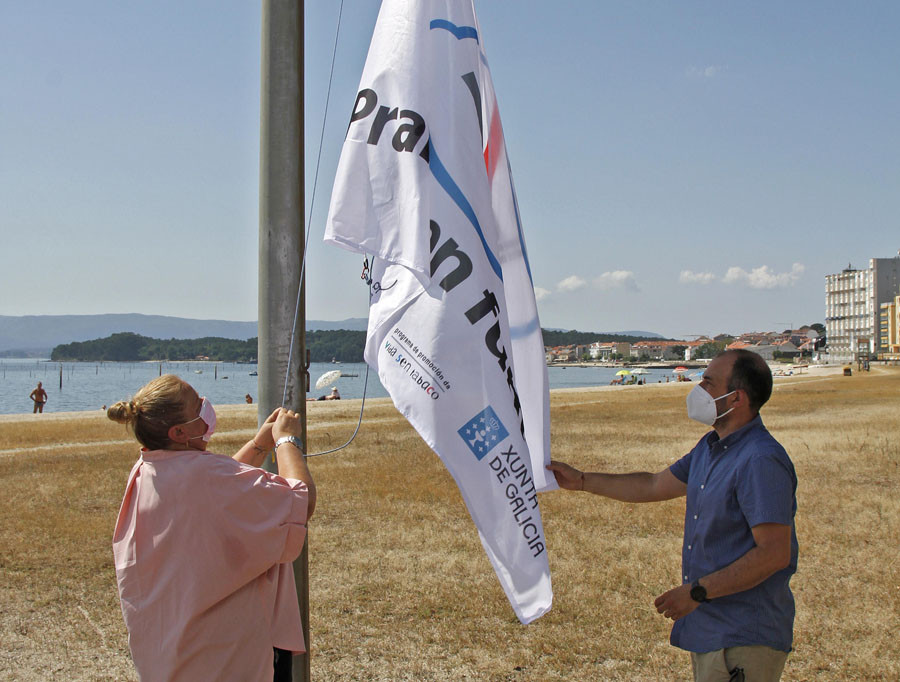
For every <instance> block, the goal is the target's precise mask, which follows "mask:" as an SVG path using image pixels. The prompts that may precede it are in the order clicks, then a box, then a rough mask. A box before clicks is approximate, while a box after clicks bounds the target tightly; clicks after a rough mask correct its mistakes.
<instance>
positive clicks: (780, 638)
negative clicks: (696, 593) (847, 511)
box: [669, 416, 797, 653]
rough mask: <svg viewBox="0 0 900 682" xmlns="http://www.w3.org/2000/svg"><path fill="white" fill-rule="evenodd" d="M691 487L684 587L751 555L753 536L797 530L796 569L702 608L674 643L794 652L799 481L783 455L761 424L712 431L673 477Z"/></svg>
mask: <svg viewBox="0 0 900 682" xmlns="http://www.w3.org/2000/svg"><path fill="white" fill-rule="evenodd" d="M669 470H670V471H671V472H672V474H673V475H674V476H675V478H677V479H678V480H679V481H681V482H682V483H686V484H687V506H686V511H685V517H684V544H683V546H682V550H681V563H682V570H681V573H682V576H681V577H682V579H683V582H685V583H691V582H693V581H694V580H696V579H698V578H702V577H704V576H706V575H709V574H710V573H713V572H715V571H718V570H719V569H721V568H724V567H725V566H728V565H729V564H731V563H733V562H734V561H736V560H737V559H739V558H740V557H742V556H743V555H744V554H746V553H747V552H748V551H750V550H751V549H752V548H753V547H755V546H756V545H755V542H754V541H753V534H752V532H751V530H750V529H751V528H753V527H754V526H757V525H759V524H761V523H780V524H783V525H787V526H790V527H791V562H790V564H789V565H788V566H787V568H784V569H782V570H780V571H778V572H777V573H774V574H773V575H771V576H769V577H768V578H766V579H765V580H764V581H763V582H762V583H760V584H759V585H757V586H756V587H752V588H750V589H749V590H745V591H743V592H738V593H736V594H730V595H727V596H724V597H717V598H716V599H712V600H710V601H709V602H704V603H702V604H700V605H699V606H698V607H697V608H696V609H695V610H694V611H692V612H691V613H689V614H688V615H687V616H685V617H684V618H681V619H679V620H677V621H675V625H674V626H673V628H672V637H671V642H672V644H674V645H675V646H677V647H681V648H682V649H687V650H688V651H694V652H697V653H704V652H707V651H715V650H717V649H724V648H727V647H732V646H752V645H757V644H761V645H765V646H769V647H772V648H773V649H779V650H781V651H790V650H791V644H792V641H793V630H794V597H793V595H792V594H791V589H790V585H789V583H790V580H791V576H792V575H793V574H794V573H795V572H796V570H797V534H796V532H795V530H794V514H795V513H796V512H797V497H796V492H797V475H796V474H795V473H794V465H793V464H792V463H791V460H790V458H789V457H788V455H787V453H786V452H785V450H784V448H783V447H781V445H780V444H779V443H778V441H776V440H775V439H774V438H773V437H772V436H771V435H770V434H769V432H768V431H767V430H766V428H765V427H764V426H763V423H762V419H760V417H759V416H757V417H756V418H755V419H754V420H753V421H751V422H750V423H749V424H747V425H746V426H744V427H742V428H740V429H738V430H737V431H735V432H734V433H732V434H729V435H728V436H726V437H725V438H722V439H721V440H720V439H719V436H718V434H717V433H716V432H715V431H711V432H710V433H708V434H706V435H705V436H704V437H703V438H701V439H700V442H699V443H697V445H696V446H694V449H693V450H691V451H690V452H689V453H688V454H687V455H685V456H684V457H682V458H681V459H680V460H678V461H677V462H675V464H673V465H672V466H671V467H670V469H669Z"/></svg>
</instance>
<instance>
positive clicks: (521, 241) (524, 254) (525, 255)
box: [503, 140, 534, 288]
mask: <svg viewBox="0 0 900 682" xmlns="http://www.w3.org/2000/svg"><path fill="white" fill-rule="evenodd" d="M503 146H504V147H505V146H506V140H504V141H503ZM506 172H507V173H508V174H509V192H510V194H512V202H513V208H514V209H515V211H516V229H517V230H518V231H519V247H520V248H521V249H522V258H523V259H524V260H525V269H526V270H527V271H528V280H529V281H530V282H531V286H532V288H534V278H533V277H532V276H531V263H529V262H528V251H527V250H526V249H525V235H524V234H523V233H522V219H521V218H520V217H519V202H518V200H517V199H516V188H515V187H513V179H512V168H510V167H509V154H507V155H506Z"/></svg>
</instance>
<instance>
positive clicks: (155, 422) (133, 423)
mask: <svg viewBox="0 0 900 682" xmlns="http://www.w3.org/2000/svg"><path fill="white" fill-rule="evenodd" d="M184 386H185V384H184V382H183V381H182V380H181V379H179V378H178V377H177V376H175V375H174V374H163V375H162V376H161V377H159V378H158V379H154V380H153V381H151V382H150V383H149V384H147V385H146V386H144V387H143V388H142V389H140V390H139V391H138V392H137V393H135V394H134V397H133V398H132V399H131V400H122V401H119V402H117V403H116V404H115V405H113V406H112V407H110V408H109V409H108V410H107V411H106V416H107V417H109V418H110V419H112V420H113V421H114V422H118V423H120V424H125V425H126V426H128V427H129V428H131V430H132V432H133V433H134V436H135V438H137V439H138V442H139V443H140V444H141V445H143V446H144V447H145V448H147V449H149V450H164V449H165V448H166V447H167V446H168V445H169V442H170V441H169V429H170V428H171V427H172V426H175V425H176V424H179V423H181V421H182V418H183V417H184V408H185V393H186V392H185V390H184Z"/></svg>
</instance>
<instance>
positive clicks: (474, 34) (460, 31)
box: [428, 19, 478, 43]
mask: <svg viewBox="0 0 900 682" xmlns="http://www.w3.org/2000/svg"><path fill="white" fill-rule="evenodd" d="M428 28H430V29H432V30H434V29H436V28H443V29H445V30H447V31H450V33H452V34H453V35H454V36H456V39H457V40H462V39H463V38H474V39H475V42H476V43H477V42H478V31H476V30H475V27H474V26H457V25H456V24H454V23H453V22H452V21H447V20H446V19H432V20H431V24H429V26H428Z"/></svg>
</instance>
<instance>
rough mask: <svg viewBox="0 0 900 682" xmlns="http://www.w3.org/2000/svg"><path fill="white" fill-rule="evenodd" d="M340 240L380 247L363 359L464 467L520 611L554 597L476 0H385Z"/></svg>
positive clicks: (463, 478) (542, 415)
mask: <svg viewBox="0 0 900 682" xmlns="http://www.w3.org/2000/svg"><path fill="white" fill-rule="evenodd" d="M325 240H326V241H327V242H331V243H334V244H337V245H339V246H342V247H344V248H348V249H350V250H353V251H357V252H360V253H365V254H368V255H371V256H373V262H372V268H371V271H370V276H371V278H372V298H371V305H370V311H369V326H368V335H367V339H366V351H365V358H366V361H367V362H368V363H369V364H370V365H371V366H372V367H373V368H374V369H375V370H376V371H377V372H378V376H379V378H380V380H381V382H382V384H383V385H384V387H385V388H386V389H387V390H388V392H389V393H390V395H391V397H392V399H393V401H394V404H395V405H396V406H397V408H398V409H399V410H400V412H401V413H402V414H403V415H404V416H406V418H407V419H408V420H409V421H410V423H411V424H412V425H413V426H414V427H415V428H416V430H417V431H418V432H419V434H420V435H421V436H422V438H423V439H424V440H425V442H426V443H428V445H429V446H430V447H431V448H432V449H433V450H434V451H435V452H436V453H437V455H438V456H439V457H440V458H441V460H442V461H443V462H444V464H445V466H446V467H447V469H448V470H449V471H450V473H451V475H452V476H453V478H454V480H455V481H456V483H457V485H458V487H459V490H460V492H461V494H462V497H463V499H464V501H465V503H466V506H467V508H468V510H469V513H470V514H471V516H472V519H473V521H474V522H475V525H476V527H477V528H478V533H479V537H480V539H481V542H482V545H483V547H484V549H485V552H486V553H487V555H488V557H489V559H490V561H491V563H492V565H493V567H494V570H495V571H496V573H497V576H498V578H499V580H500V583H501V585H502V587H503V589H504V591H505V592H506V595H507V597H508V598H509V601H510V603H511V604H512V606H513V609H514V610H515V612H516V615H517V616H518V617H519V619H520V620H521V621H522V622H523V623H528V622H531V621H532V620H534V619H535V618H538V617H540V616H541V615H543V614H544V613H546V612H547V611H548V610H549V609H550V605H551V602H552V589H551V583H550V570H549V565H548V561H547V543H546V540H545V538H544V530H543V525H542V522H541V514H540V507H539V504H538V495H537V493H538V492H539V491H544V490H550V489H554V488H555V487H556V482H555V480H554V478H553V476H552V475H548V472H547V471H546V470H545V469H544V466H545V464H546V463H547V462H549V458H550V454H549V453H550V409H549V392H548V385H547V370H546V364H545V361H544V351H543V341H542V338H541V327H540V322H539V320H538V315H537V306H536V303H535V296H534V287H533V284H532V281H531V273H530V269H529V265H528V258H527V253H526V250H525V241H524V237H523V233H522V227H521V221H520V219H519V212H518V206H517V203H516V197H515V188H514V186H513V182H512V175H511V172H510V166H509V161H508V159H507V156H506V146H505V142H504V139H503V129H502V125H501V122H500V115H499V110H498V108H497V100H496V97H495V94H494V89H493V83H492V81H491V76H490V71H489V69H488V64H487V58H486V56H485V52H484V45H483V37H482V35H481V32H480V30H479V27H478V24H477V20H476V17H475V9H474V6H473V4H472V2H471V0H384V2H383V3H382V7H381V11H380V13H379V16H378V21H377V23H376V26H375V31H374V34H373V37H372V43H371V46H370V48H369V54H368V58H367V61H366V65H365V68H364V70H363V75H362V79H361V82H360V88H359V93H358V95H357V97H356V101H355V103H354V106H353V111H352V114H351V117H350V125H349V127H348V130H347V136H346V139H345V142H344V147H343V150H342V152H341V158H340V162H339V164H338V170H337V175H336V178H335V182H334V189H333V193H332V199H331V206H330V209H329V216H328V221H327V225H326V232H325Z"/></svg>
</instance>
